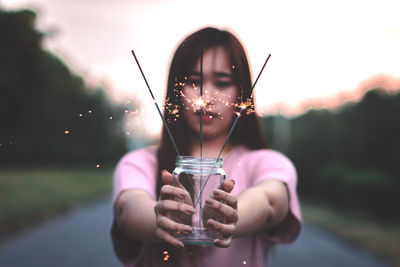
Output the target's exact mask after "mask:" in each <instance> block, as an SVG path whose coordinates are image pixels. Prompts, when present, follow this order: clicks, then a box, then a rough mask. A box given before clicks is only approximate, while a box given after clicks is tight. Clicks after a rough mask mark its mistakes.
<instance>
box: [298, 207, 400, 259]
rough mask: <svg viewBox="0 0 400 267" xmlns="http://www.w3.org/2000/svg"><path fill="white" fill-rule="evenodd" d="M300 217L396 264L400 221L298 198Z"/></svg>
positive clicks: (399, 247)
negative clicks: (372, 216) (300, 201)
mask: <svg viewBox="0 0 400 267" xmlns="http://www.w3.org/2000/svg"><path fill="white" fill-rule="evenodd" d="M301 204H302V213H303V217H304V220H306V221H308V222H311V223H313V224H316V225H319V226H321V227H322V228H325V229H327V230H330V231H332V232H333V233H335V234H337V235H339V236H341V237H343V238H344V239H346V240H348V241H350V242H352V243H354V244H356V245H358V246H359V247H362V248H364V249H366V250H368V251H370V252H371V253H373V254H375V255H376V256H378V257H380V258H382V259H384V260H386V261H389V262H390V263H391V264H392V265H393V266H400V225H395V224H389V223H385V222H376V221H374V220H371V219H370V218H368V216H366V215H363V214H354V213H349V212H344V211H339V210H337V209H332V208H329V207H323V206H319V205H315V204H311V203H309V202H304V201H302V203H301Z"/></svg>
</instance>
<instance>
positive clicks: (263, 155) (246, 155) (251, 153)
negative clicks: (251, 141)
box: [232, 145, 290, 161]
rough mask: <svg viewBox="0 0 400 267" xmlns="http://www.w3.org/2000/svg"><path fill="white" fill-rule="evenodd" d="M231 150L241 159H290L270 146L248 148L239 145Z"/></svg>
mask: <svg viewBox="0 0 400 267" xmlns="http://www.w3.org/2000/svg"><path fill="white" fill-rule="evenodd" d="M232 152H234V153H235V154H237V155H238V156H240V157H241V158H243V159H246V160H251V161H254V160H255V161H258V160H268V161H271V160H274V161H275V160H278V161H280V160H283V161H290V159H289V158H288V157H287V156H286V155H285V154H283V153H282V152H280V151H277V150H274V149H271V148H261V149H250V148H248V147H246V146H243V145H239V146H237V147H236V148H235V149H234V150H233V151H232Z"/></svg>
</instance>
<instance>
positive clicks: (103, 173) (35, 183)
mask: <svg viewBox="0 0 400 267" xmlns="http://www.w3.org/2000/svg"><path fill="white" fill-rule="evenodd" d="M112 172H113V170H112V169H110V168H95V167H92V168H76V167H75V168H63V169H62V168H25V169H20V168H18V169H17V168H13V169H9V168H7V169H3V170H0V236H2V235H4V234H5V233H7V232H9V231H10V230H15V229H18V228H21V227H24V226H29V225H30V224H31V223H32V222H35V221H39V220H42V219H45V218H47V217H49V216H51V215H54V214H57V213H60V212H62V211H65V210H66V209H69V208H71V207H72V206H75V205H78V204H80V203H82V202H86V201H89V200H93V199H97V198H98V197H99V196H102V195H103V196H104V195H107V194H109V192H110V190H111V179H112Z"/></svg>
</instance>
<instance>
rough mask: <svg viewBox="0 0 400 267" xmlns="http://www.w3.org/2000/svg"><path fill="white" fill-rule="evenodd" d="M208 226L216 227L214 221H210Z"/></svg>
mask: <svg viewBox="0 0 400 267" xmlns="http://www.w3.org/2000/svg"><path fill="white" fill-rule="evenodd" d="M207 224H208V225H210V226H215V222H214V221H211V220H208V221H207Z"/></svg>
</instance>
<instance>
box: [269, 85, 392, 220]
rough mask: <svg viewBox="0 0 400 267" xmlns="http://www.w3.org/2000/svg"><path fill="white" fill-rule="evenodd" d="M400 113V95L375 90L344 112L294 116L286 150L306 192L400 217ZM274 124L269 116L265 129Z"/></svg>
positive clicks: (378, 214)
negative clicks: (399, 208)
mask: <svg viewBox="0 0 400 267" xmlns="http://www.w3.org/2000/svg"><path fill="white" fill-rule="evenodd" d="M399 114H400V93H396V94H389V93H386V92H384V91H383V90H379V89H375V90H371V91H368V92H367V93H366V94H365V96H364V98H363V99H362V100H361V101H360V102H358V103H351V104H347V105H345V106H343V107H342V108H341V109H339V110H336V111H329V110H309V111H308V112H306V113H305V114H303V115H301V116H298V117H295V118H291V119H290V135H289V136H290V137H289V139H290V140H289V141H288V143H289V144H290V145H289V147H288V149H287V150H286V151H283V152H285V153H287V154H288V155H289V157H290V158H291V159H292V160H293V162H294V163H295V165H296V168H297V171H298V176H299V191H300V193H301V194H302V195H303V196H305V197H306V198H312V199H315V200H318V201H323V202H327V203H330V204H333V205H336V206H338V207H340V208H343V209H348V210H363V211H366V212H368V213H372V214H374V216H376V217H378V218H379V219H383V220H400V214H399V213H398V212H395V208H394V206H393V204H394V203H399V202H400V194H399V193H400V189H399V188H400V181H399V179H397V177H398V176H399V174H400V157H399V156H398V155H399V153H400V141H399V136H400V116H399ZM271 122H273V119H271V118H266V119H264V120H263V126H264V128H266V129H270V128H273V127H274V124H273V123H272V124H271ZM270 132H271V130H270ZM270 132H267V133H266V137H267V138H268V137H269V136H270V135H271V133H270ZM272 138H273V139H274V138H276V136H272ZM272 144H273V143H272ZM272 147H273V148H275V147H274V146H272Z"/></svg>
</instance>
